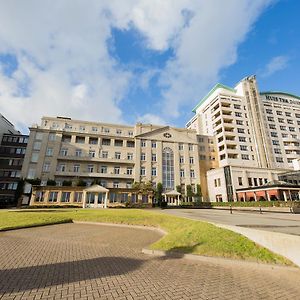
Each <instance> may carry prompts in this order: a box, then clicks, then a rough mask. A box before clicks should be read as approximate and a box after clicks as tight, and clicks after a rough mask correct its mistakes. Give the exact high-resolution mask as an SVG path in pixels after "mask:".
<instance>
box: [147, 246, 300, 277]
mask: <svg viewBox="0 0 300 300" xmlns="http://www.w3.org/2000/svg"><path fill="white" fill-rule="evenodd" d="M142 253H143V254H146V255H153V256H156V257H166V258H173V259H174V258H178V259H179V258H182V259H186V260H194V261H198V262H206V263H213V264H225V265H228V266H232V265H236V266H240V265H241V264H243V265H244V266H248V267H253V268H266V269H271V270H275V269H282V268H284V269H285V270H286V269H290V270H293V271H297V272H299V268H297V267H293V266H285V265H272V264H266V263H259V262H255V261H253V262H252V261H245V260H238V259H230V258H224V257H213V256H203V255H196V254H184V253H180V252H175V251H174V252H172V251H171V252H170V251H163V250H152V249H148V248H143V249H142Z"/></svg>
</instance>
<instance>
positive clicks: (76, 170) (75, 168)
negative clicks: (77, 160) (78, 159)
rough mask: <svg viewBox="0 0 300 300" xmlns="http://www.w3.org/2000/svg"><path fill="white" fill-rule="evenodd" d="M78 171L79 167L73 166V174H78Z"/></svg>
mask: <svg viewBox="0 0 300 300" xmlns="http://www.w3.org/2000/svg"><path fill="white" fill-rule="evenodd" d="M79 170H80V165H78V164H76V165H74V166H73V172H75V173H78V172H79Z"/></svg>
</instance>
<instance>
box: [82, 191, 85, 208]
mask: <svg viewBox="0 0 300 300" xmlns="http://www.w3.org/2000/svg"><path fill="white" fill-rule="evenodd" d="M82 207H83V208H86V191H83V199H82Z"/></svg>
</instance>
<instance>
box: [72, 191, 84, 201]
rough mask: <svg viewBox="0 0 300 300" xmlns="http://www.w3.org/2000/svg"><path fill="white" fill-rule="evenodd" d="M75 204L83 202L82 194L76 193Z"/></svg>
mask: <svg viewBox="0 0 300 300" xmlns="http://www.w3.org/2000/svg"><path fill="white" fill-rule="evenodd" d="M74 202H82V192H75V193H74Z"/></svg>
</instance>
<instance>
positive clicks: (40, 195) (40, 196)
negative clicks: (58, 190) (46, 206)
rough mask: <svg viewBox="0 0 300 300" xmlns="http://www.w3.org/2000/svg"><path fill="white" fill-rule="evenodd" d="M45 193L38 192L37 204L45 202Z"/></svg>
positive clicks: (36, 196)
mask: <svg viewBox="0 0 300 300" xmlns="http://www.w3.org/2000/svg"><path fill="white" fill-rule="evenodd" d="M44 196H45V192H42V191H37V192H36V193H35V202H43V201H44Z"/></svg>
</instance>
